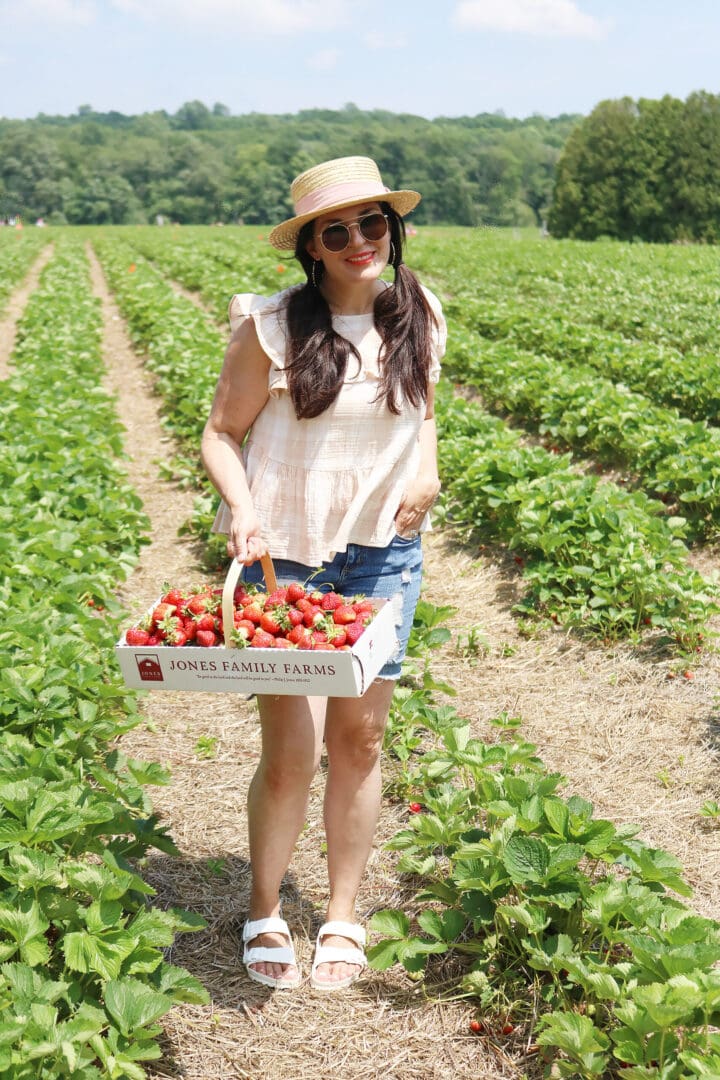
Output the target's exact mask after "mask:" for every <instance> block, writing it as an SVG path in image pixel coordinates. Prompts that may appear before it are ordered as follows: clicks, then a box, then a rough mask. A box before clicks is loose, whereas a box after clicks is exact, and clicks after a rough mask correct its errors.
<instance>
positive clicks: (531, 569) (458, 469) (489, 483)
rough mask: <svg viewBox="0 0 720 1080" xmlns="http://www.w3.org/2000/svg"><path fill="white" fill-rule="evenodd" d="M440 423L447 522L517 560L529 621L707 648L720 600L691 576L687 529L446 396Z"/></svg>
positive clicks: (648, 502) (655, 506)
mask: <svg viewBox="0 0 720 1080" xmlns="http://www.w3.org/2000/svg"><path fill="white" fill-rule="evenodd" d="M438 419H439V432H440V440H439V449H440V465H441V474H442V476H443V485H444V495H443V502H442V511H443V513H444V515H445V519H446V520H447V521H448V522H449V523H451V524H453V526H454V527H455V528H457V529H464V530H465V531H466V532H467V533H473V532H475V533H477V532H479V531H483V532H484V533H485V534H486V535H487V536H492V537H494V538H498V539H500V540H502V541H503V542H505V543H507V544H508V546H509V547H510V548H511V550H514V551H516V553H517V554H516V556H515V558H516V561H517V562H518V563H519V564H520V565H521V566H522V570H523V577H524V581H525V582H526V584H527V586H528V588H527V592H526V594H525V596H524V597H523V599H522V601H521V602H520V603H519V604H518V605H517V609H518V610H519V611H520V612H521V613H523V614H524V615H526V616H531V617H533V618H537V617H541V618H545V619H551V620H552V621H553V622H556V623H561V624H563V625H567V626H574V627H577V628H578V629H582V630H583V631H585V632H589V633H591V634H593V635H597V636H599V637H601V638H603V639H606V640H614V639H616V638H619V637H624V636H626V635H631V636H634V637H636V638H639V636H640V635H641V634H642V633H643V631H645V630H650V629H652V630H655V631H662V632H663V633H664V635H667V636H669V639H670V640H671V641H672V642H674V644H675V645H676V646H677V647H679V648H680V649H683V650H692V649H695V648H698V647H699V646H700V645H701V644H702V642H703V640H704V637H705V635H706V633H707V624H708V621H709V619H710V617H711V616H712V615H713V614H715V613H716V612H717V611H718V610H719V608H718V591H717V587H716V586H712V585H711V584H709V583H708V582H706V581H705V580H704V579H703V578H702V577H701V576H700V575H699V574H698V573H697V572H696V571H694V570H692V569H691V568H690V566H689V565H688V552H687V548H686V546H685V543H684V542H683V537H684V535H685V533H686V529H687V524H686V522H685V520H684V519H682V518H666V517H665V516H664V514H663V512H662V506H661V504H660V503H658V502H657V501H656V500H652V499H649V498H648V497H647V496H646V495H645V494H644V493H643V492H640V491H635V492H631V491H626V490H625V489H623V488H621V487H619V486H617V485H616V484H613V483H611V482H609V481H602V480H600V479H598V478H597V477H594V476H587V475H582V474H579V473H578V472H577V471H576V470H575V469H573V467H572V466H571V462H570V458H569V455H554V454H551V453H548V452H547V451H545V450H544V449H542V448H540V447H528V446H525V445H524V444H523V442H522V439H521V437H520V435H519V434H518V433H517V432H515V431H513V430H511V429H510V428H508V427H507V426H506V425H505V424H503V423H502V422H501V421H500V420H499V419H497V418H495V417H491V416H489V415H488V414H487V413H485V412H484V411H483V410H481V409H480V408H479V407H478V406H477V405H476V404H474V403H472V402H468V401H466V400H464V399H462V398H452V397H451V395H450V393H449V392H448V391H447V389H446V390H445V392H444V393H441V394H440V395H439V408H438ZM655 636H657V635H655Z"/></svg>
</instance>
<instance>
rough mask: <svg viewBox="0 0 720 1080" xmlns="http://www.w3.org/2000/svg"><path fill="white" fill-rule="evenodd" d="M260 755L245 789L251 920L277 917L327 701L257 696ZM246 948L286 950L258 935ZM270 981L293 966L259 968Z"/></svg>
mask: <svg viewBox="0 0 720 1080" xmlns="http://www.w3.org/2000/svg"><path fill="white" fill-rule="evenodd" d="M257 700H258V708H259V710H260V722H261V725H262V754H261V757H260V763H259V765H258V767H257V770H256V772H255V775H254V776H253V778H252V781H251V783H250V787H249V790H248V800H247V810H248V831H249V846H250V866H251V872H252V888H251V892H250V913H249V917H250V919H265V918H269V917H270V916H275V915H278V914H279V913H280V885H281V884H282V879H283V877H284V875H285V872H286V870H287V868H288V866H289V864H290V859H291V857H292V853H293V849H294V847H295V843H296V841H297V838H298V836H299V835H300V831H301V829H302V827H303V824H304V822H305V815H306V811H307V802H308V792H309V790H310V784H311V782H312V778H313V776H314V775H315V772H316V770H317V767H318V763H319V760H320V752H321V750H322V739H323V727H324V723H325V707H326V702H327V699H326V698H317V697H315V698H307V697H295V696H282V697H279V696H277V697H276V696H270V695H265V694H263V695H259V696H258V699H257ZM248 944H250V945H262V946H266V947H269V948H273V947H274V946H277V945H287V944H288V942H287V941H286V940H285V939H284V938H283V937H282V935H279V934H261V935H260V936H259V937H257V938H253V939H252V941H250V942H249V943H248ZM253 968H254V969H255V970H257V971H259V972H262V973H263V974H265V975H270V976H272V977H273V978H290V979H291V978H293V977H294V975H295V968H294V967H293V966H292V965H285V964H269V963H258V964H253Z"/></svg>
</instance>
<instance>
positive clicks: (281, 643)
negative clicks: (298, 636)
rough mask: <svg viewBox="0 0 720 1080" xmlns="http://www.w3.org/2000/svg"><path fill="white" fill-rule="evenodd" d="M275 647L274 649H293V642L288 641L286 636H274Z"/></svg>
mask: <svg viewBox="0 0 720 1080" xmlns="http://www.w3.org/2000/svg"><path fill="white" fill-rule="evenodd" d="M275 648H276V649H294V648H295V646H294V645H293V643H292V642H291V641H288V639H287V638H284V637H276V638H275Z"/></svg>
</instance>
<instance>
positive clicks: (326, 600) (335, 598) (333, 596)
mask: <svg viewBox="0 0 720 1080" xmlns="http://www.w3.org/2000/svg"><path fill="white" fill-rule="evenodd" d="M344 603H345V598H344V597H343V596H340V594H339V593H336V592H328V593H325V595H324V596H323V598H322V600H321V601H320V607H321V608H322V609H323V611H334V610H335V608H339V607H340V605H341V604H344Z"/></svg>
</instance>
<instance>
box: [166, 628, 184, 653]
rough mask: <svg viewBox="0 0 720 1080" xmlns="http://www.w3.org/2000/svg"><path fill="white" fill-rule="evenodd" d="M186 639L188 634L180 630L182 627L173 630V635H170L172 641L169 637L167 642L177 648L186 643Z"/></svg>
mask: <svg viewBox="0 0 720 1080" xmlns="http://www.w3.org/2000/svg"><path fill="white" fill-rule="evenodd" d="M187 641H188V636H187V634H186V633H185V631H184V630H182V629H178V630H176V631H175V633H174V634H173V637H172V641H170V639H168V643H169V644H170V645H173V646H174V647H175V648H176V649H179V648H180V647H181V646H182V645H186V644H187Z"/></svg>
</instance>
